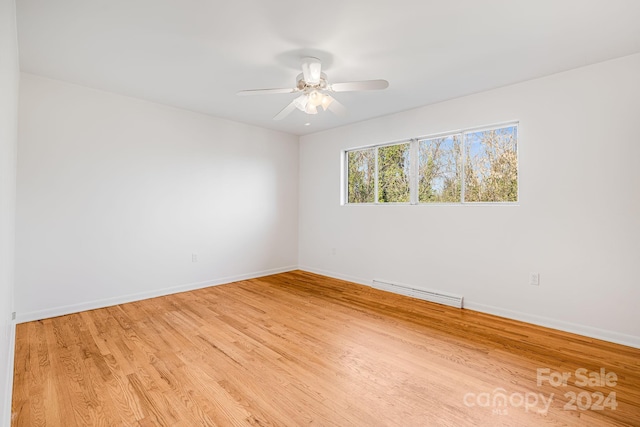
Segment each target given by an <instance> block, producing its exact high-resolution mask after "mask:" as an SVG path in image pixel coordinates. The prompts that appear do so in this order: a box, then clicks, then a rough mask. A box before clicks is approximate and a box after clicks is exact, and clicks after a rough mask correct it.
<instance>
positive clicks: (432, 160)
mask: <svg viewBox="0 0 640 427" xmlns="http://www.w3.org/2000/svg"><path fill="white" fill-rule="evenodd" d="M419 143H420V145H419V146H418V202H420V203H460V201H461V200H460V189H461V186H462V161H461V160H462V151H461V150H460V135H449V136H446V137H443V138H434V139H426V140H423V141H420V142H419Z"/></svg>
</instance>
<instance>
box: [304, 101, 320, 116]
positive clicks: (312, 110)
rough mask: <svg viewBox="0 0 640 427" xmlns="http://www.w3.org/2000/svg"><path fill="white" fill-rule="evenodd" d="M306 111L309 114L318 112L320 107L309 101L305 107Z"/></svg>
mask: <svg viewBox="0 0 640 427" xmlns="http://www.w3.org/2000/svg"><path fill="white" fill-rule="evenodd" d="M304 112H305V113H307V114H318V109H317V108H316V106H315V105H313V104H312V103H310V102H308V103H307V106H306V107H305V109H304Z"/></svg>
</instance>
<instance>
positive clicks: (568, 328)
mask: <svg viewBox="0 0 640 427" xmlns="http://www.w3.org/2000/svg"><path fill="white" fill-rule="evenodd" d="M298 269H299V270H302V271H308V272H310V273H316V274H321V275H323V276H327V277H333V278H335V279H341V280H346V281H349V282H353V283H357V284H360V285H365V286H369V287H373V279H370V280H367V279H362V278H359V277H354V276H349V275H345V274H341V273H336V272H332V271H327V270H322V269H318V268H313V267H307V266H299V267H298ZM376 289H377V288H376ZM387 292H388V291H387ZM464 309H468V310H473V311H479V312H481V313H486V314H493V315H495V316H500V317H506V318H507V319H512V320H518V321H521V322H526V323H531V324H534V325H538V326H544V327H546V328H551V329H557V330H560V331H563V332H570V333H573V334H578V335H582V336H585V337H589V338H595V339H599V340H603V341H609V342H612V343H616V344H622V345H626V346H629V347H635V348H640V337H637V336H633V335H627V334H622V333H619V332H614V331H608V330H605V329H599V328H594V327H592V326H584V325H579V324H576V323H571V322H565V321H562V320H557V319H552V318H549V317H544V316H538V315H535V314H529V313H523V312H520V311H514V310H509V309H506V308H502V307H494V306H490V305H486V304H480V303H476V302H473V301H469V299H468V298H466V297H465V299H464Z"/></svg>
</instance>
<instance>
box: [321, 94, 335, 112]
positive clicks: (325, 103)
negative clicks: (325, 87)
mask: <svg viewBox="0 0 640 427" xmlns="http://www.w3.org/2000/svg"><path fill="white" fill-rule="evenodd" d="M332 102H333V98H332V97H331V96H329V95H326V94H325V95H322V103H321V104H320V105H322V109H323V110H324V111H327V108H329V105H331V103H332Z"/></svg>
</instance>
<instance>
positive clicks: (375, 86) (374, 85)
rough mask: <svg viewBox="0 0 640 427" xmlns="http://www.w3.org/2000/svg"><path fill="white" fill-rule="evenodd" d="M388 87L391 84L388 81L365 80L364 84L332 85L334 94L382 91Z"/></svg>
mask: <svg viewBox="0 0 640 427" xmlns="http://www.w3.org/2000/svg"><path fill="white" fill-rule="evenodd" d="M388 87H389V82H388V81H386V80H365V81H362V82H346V83H334V84H332V85H331V90H332V91H334V92H353V91H359V90H380V89H386V88H388Z"/></svg>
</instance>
